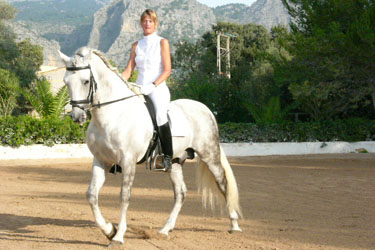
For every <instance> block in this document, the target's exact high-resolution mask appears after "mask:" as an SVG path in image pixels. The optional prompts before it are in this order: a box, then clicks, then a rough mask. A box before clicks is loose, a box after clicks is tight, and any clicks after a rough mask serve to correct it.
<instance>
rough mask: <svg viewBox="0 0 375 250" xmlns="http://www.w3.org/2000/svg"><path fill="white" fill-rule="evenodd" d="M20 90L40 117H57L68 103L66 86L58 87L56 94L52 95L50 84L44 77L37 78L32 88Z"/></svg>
mask: <svg viewBox="0 0 375 250" xmlns="http://www.w3.org/2000/svg"><path fill="white" fill-rule="evenodd" d="M21 92H22V94H23V95H24V96H25V98H26V100H28V101H29V102H30V104H31V106H32V107H33V108H34V109H35V110H36V112H38V114H39V115H40V116H41V117H56V118H58V117H60V116H61V114H62V113H63V112H64V108H65V106H66V105H67V104H68V103H69V94H68V90H67V88H66V86H63V87H62V88H60V89H59V91H58V92H57V93H56V95H53V93H52V91H51V84H50V82H49V81H48V80H47V79H45V78H42V79H38V80H37V81H36V82H35V84H34V86H33V88H32V89H22V90H21Z"/></svg>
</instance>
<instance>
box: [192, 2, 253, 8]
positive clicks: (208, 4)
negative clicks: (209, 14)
mask: <svg viewBox="0 0 375 250" xmlns="http://www.w3.org/2000/svg"><path fill="white" fill-rule="evenodd" d="M197 1H198V2H200V3H203V4H205V5H207V6H209V7H216V6H220V5H225V4H229V3H243V4H246V5H249V6H250V5H251V4H253V3H254V2H256V0H197Z"/></svg>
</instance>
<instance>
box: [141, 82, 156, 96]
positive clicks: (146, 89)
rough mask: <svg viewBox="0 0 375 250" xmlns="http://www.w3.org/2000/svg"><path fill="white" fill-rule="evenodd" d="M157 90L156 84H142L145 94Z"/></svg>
mask: <svg viewBox="0 0 375 250" xmlns="http://www.w3.org/2000/svg"><path fill="white" fill-rule="evenodd" d="M154 90H155V85H154V84H152V83H151V84H146V85H142V86H141V92H142V94H144V95H149V94H151V93H152V92H153V91H154Z"/></svg>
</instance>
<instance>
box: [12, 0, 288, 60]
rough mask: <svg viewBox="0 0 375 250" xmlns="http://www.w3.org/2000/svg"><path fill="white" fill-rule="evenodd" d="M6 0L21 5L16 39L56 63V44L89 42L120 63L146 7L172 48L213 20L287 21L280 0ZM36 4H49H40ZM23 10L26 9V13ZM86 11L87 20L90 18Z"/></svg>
mask: <svg viewBox="0 0 375 250" xmlns="http://www.w3.org/2000/svg"><path fill="white" fill-rule="evenodd" d="M90 1H91V2H90ZM8 2H11V3H12V4H14V5H15V6H23V7H22V8H23V9H21V10H20V12H19V15H18V17H17V21H16V22H14V23H13V24H12V26H13V27H14V30H15V31H16V34H17V35H18V37H19V39H20V40H22V39H25V38H30V39H31V40H32V41H33V42H34V41H35V43H39V44H41V45H42V46H43V47H44V49H45V61H44V63H45V64H48V65H56V64H59V59H58V54H57V49H61V50H62V51H63V52H64V53H66V54H69V55H71V54H72V53H73V52H74V51H75V50H76V49H77V48H79V47H81V46H86V45H88V46H90V47H92V48H96V49H99V50H101V51H103V52H104V53H106V55H107V57H108V58H110V59H112V60H113V61H114V62H116V64H118V65H120V66H122V67H123V66H124V65H125V64H126V62H127V60H128V55H129V51H130V47H131V44H132V43H133V42H134V41H136V40H139V39H140V38H142V32H141V28H140V26H139V16H140V14H141V13H142V11H143V10H144V9H146V8H151V9H155V10H156V12H157V13H158V16H159V18H160V25H159V30H158V33H159V35H161V36H163V37H165V38H167V39H168V40H169V41H170V44H171V46H172V50H173V44H175V43H177V42H178V41H181V40H188V41H191V42H194V41H195V40H196V39H198V38H199V37H200V36H201V35H202V34H203V33H205V32H207V31H209V30H211V28H212V25H214V24H216V22H217V21H228V22H234V23H241V24H245V23H250V22H252V23H256V24H261V25H264V26H265V27H267V28H268V29H270V28H271V27H272V26H275V25H277V24H284V25H286V24H287V23H288V20H289V19H288V18H289V17H288V15H287V14H286V10H285V9H284V7H283V5H282V3H281V0H258V1H256V2H255V3H254V4H253V5H252V6H250V7H249V6H246V5H241V4H229V5H224V6H220V7H217V8H214V9H213V8H210V7H208V6H206V5H203V4H200V3H199V2H197V1H196V0H148V1H147V0H113V1H111V2H110V0H96V1H92V0H82V1H80V3H79V4H77V3H75V0H64V1H58V0H33V1H20V0H9V1H8ZM54 2H59V4H60V5H59V6H62V7H61V8H60V7H59V8H54V9H53V10H51V11H52V12H53V13H56V14H55V15H52V16H43V15H39V16H38V17H34V16H33V14H32V13H29V12H30V11H31V12H32V10H33V9H34V10H35V9H36V10H37V11H39V12H40V11H42V12H43V11H44V10H45V12H46V11H48V8H49V9H51V7H48V6H53V3H54ZM73 3H75V4H74V5H73ZM38 4H39V5H42V7H43V6H44V7H45V6H47V7H48V8H46V9H43V8H44V7H43V8H42V7H41V8H39V7H38ZM85 4H86V5H87V6H88V5H90V6H88V7H87V8H86V9H85V10H82V15H80V9H81V8H84V6H85ZM30 8H31V9H30ZM74 8H75V9H74ZM27 10H29V12H28V13H27V15H26V14H25V11H27ZM22 11H23V12H22ZM59 11H63V13H60V12H59ZM64 12H65V13H70V17H69V18H62V17H64V16H65V15H64ZM22 13H24V14H22ZM48 13H49V12H48ZM93 13H95V14H93ZM90 15H91V16H92V17H91V21H90V22H88V21H87V18H88V16H90ZM43 18H44V19H43Z"/></svg>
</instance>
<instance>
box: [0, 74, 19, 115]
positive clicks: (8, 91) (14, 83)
mask: <svg viewBox="0 0 375 250" xmlns="http://www.w3.org/2000/svg"><path fill="white" fill-rule="evenodd" d="M18 90H19V82H18V78H17V77H16V76H15V75H14V74H13V73H11V72H9V71H7V70H4V69H0V116H3V117H6V116H9V115H11V114H12V112H13V110H14V108H15V107H16V106H17V97H18V95H19V94H18V93H19V91H18Z"/></svg>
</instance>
